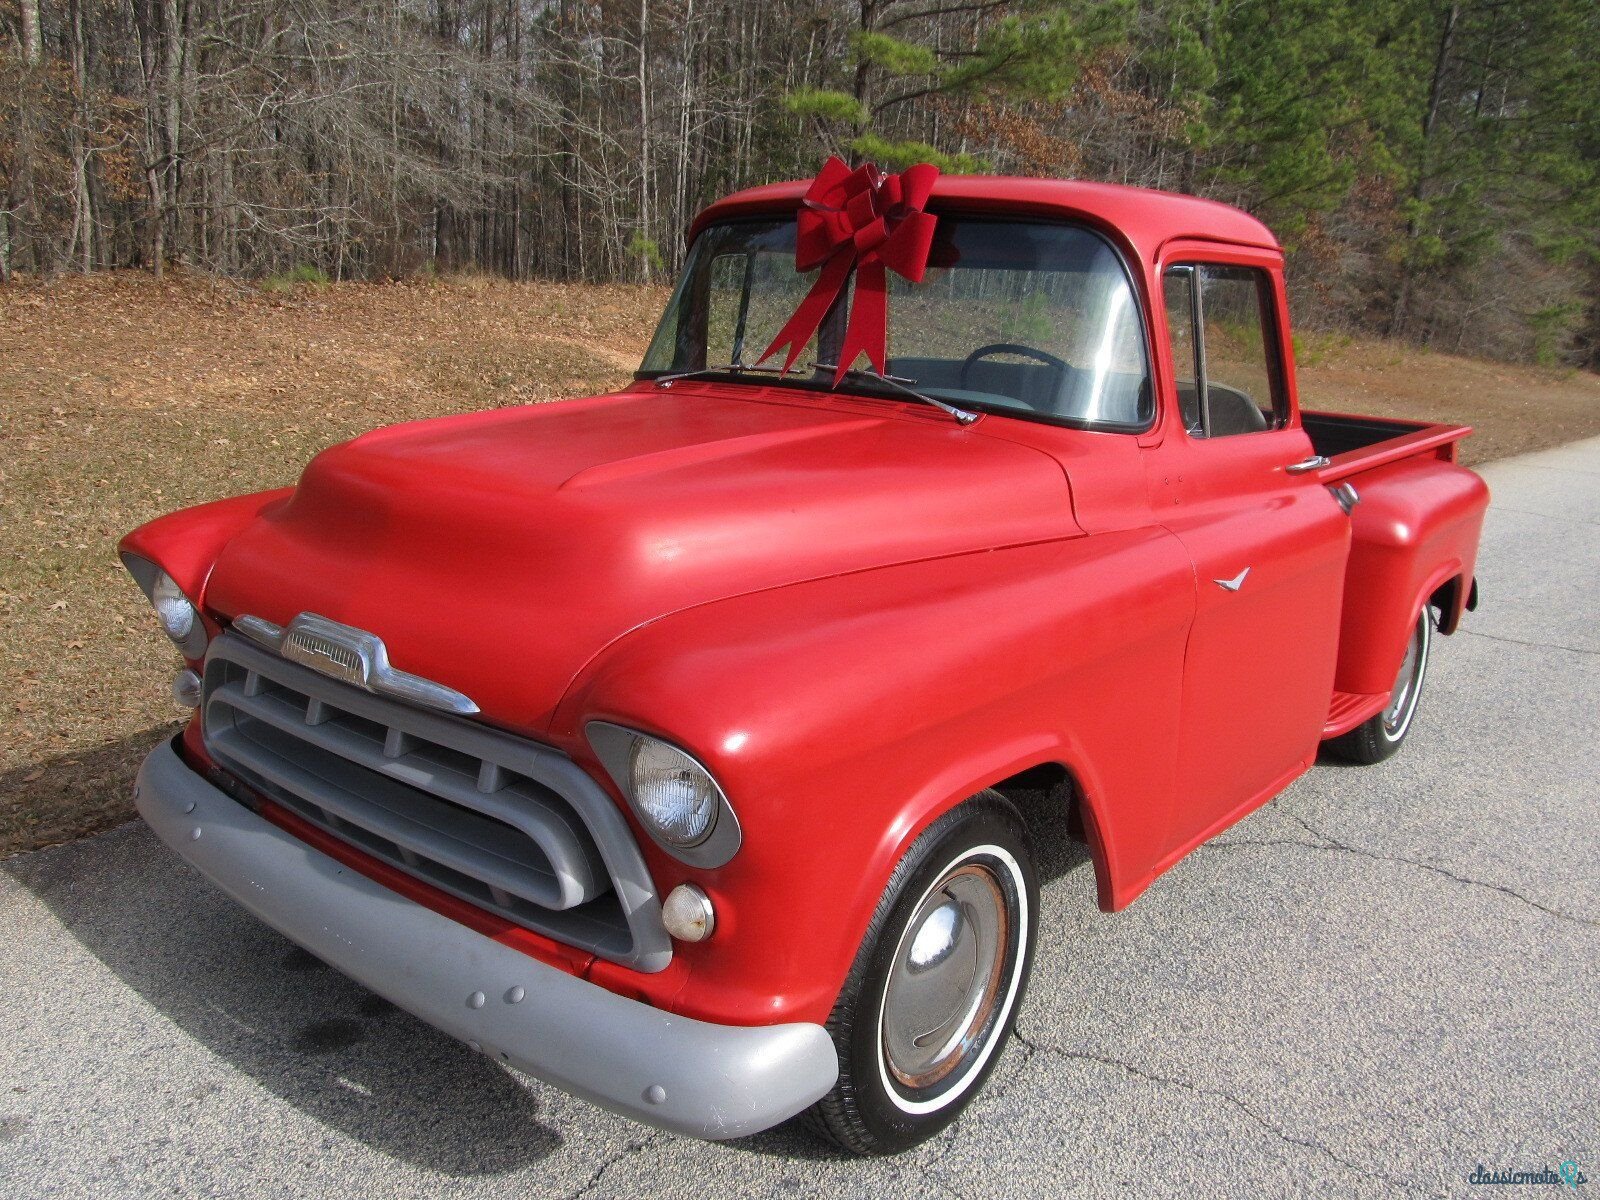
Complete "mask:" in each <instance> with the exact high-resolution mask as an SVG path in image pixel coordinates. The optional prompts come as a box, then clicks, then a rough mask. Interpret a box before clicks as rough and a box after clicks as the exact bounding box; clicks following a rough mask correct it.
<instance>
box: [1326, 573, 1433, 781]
mask: <svg viewBox="0 0 1600 1200" xmlns="http://www.w3.org/2000/svg"><path fill="white" fill-rule="evenodd" d="M1432 645H1433V614H1432V612H1431V611H1430V610H1429V608H1428V606H1427V605H1426V604H1424V605H1423V606H1422V611H1421V612H1420V613H1418V614H1417V623H1416V624H1415V625H1413V626H1412V628H1411V637H1410V639H1409V640H1408V641H1407V642H1406V653H1405V657H1404V658H1403V659H1402V660H1401V662H1400V673H1399V674H1398V675H1397V676H1395V681H1394V690H1393V691H1392V692H1390V693H1389V703H1388V704H1387V705H1385V706H1384V709H1383V711H1382V712H1380V713H1379V714H1378V715H1377V716H1375V717H1371V718H1369V719H1368V720H1366V721H1363V722H1362V723H1361V724H1360V725H1357V726H1356V727H1355V728H1354V729H1352V730H1351V731H1350V732H1349V733H1346V734H1343V735H1342V736H1340V737H1336V738H1334V739H1332V740H1331V741H1330V742H1329V743H1328V749H1329V750H1330V751H1332V752H1333V753H1334V754H1336V755H1338V756H1339V757H1340V758H1343V759H1347V760H1348V761H1350V762H1355V763H1376V762H1382V761H1383V760H1384V759H1386V758H1388V757H1389V756H1390V755H1391V754H1393V753H1394V752H1395V751H1396V750H1398V749H1400V743H1401V742H1403V741H1405V739H1406V733H1407V732H1408V731H1409V730H1410V729H1411V720H1412V718H1413V717H1415V716H1416V715H1417V701H1418V700H1420V699H1421V697H1422V682H1423V679H1424V678H1425V677H1426V676H1427V674H1428V653H1429V650H1430V649H1431V648H1432Z"/></svg>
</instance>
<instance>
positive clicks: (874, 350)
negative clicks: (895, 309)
mask: <svg viewBox="0 0 1600 1200" xmlns="http://www.w3.org/2000/svg"><path fill="white" fill-rule="evenodd" d="M888 340H889V280H888V277H887V275H885V273H884V269H883V263H882V262H881V261H879V260H878V258H877V257H876V256H874V257H873V258H870V259H867V260H865V261H863V262H862V263H861V264H860V265H859V266H858V267H856V294H855V299H854V300H853V301H852V302H851V305H850V324H849V326H848V327H847V328H846V330H845V334H844V346H843V348H841V349H840V351H839V367H838V370H837V371H835V372H834V376H833V382H834V384H835V386H837V385H838V383H839V381H840V380H841V379H843V378H844V373H845V372H846V371H848V370H849V369H850V368H851V367H853V366H855V362H856V359H857V358H858V357H859V356H860V355H862V354H865V355H866V356H867V361H868V362H870V363H871V364H872V365H873V368H874V369H875V370H876V371H877V372H878V374H880V375H887V374H888V373H889V368H888Z"/></svg>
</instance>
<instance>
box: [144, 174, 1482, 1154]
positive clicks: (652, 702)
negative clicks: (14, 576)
mask: <svg viewBox="0 0 1600 1200" xmlns="http://www.w3.org/2000/svg"><path fill="white" fill-rule="evenodd" d="M936 175H937V172H935V171H933V170H932V169H931V168H914V169H913V170H911V171H907V172H905V173H904V174H902V175H898V176H884V175H880V174H879V173H878V172H876V171H875V170H873V169H871V168H870V167H863V168H861V169H859V170H856V171H850V170H849V169H847V168H845V167H844V166H843V165H842V164H839V163H837V162H832V163H830V164H829V166H828V167H827V168H826V169H825V170H824V171H823V173H822V174H821V175H819V176H818V178H817V179H816V180H814V181H810V182H809V183H807V182H801V183H792V184H776V185H771V186H765V187H759V188H755V189H753V190H750V191H745V192H741V193H739V194H737V195H734V196H731V197H729V198H728V199H725V200H723V201H721V202H719V203H717V204H714V205H712V206H711V207H710V208H709V209H707V210H706V211H705V212H704V213H703V214H702V215H701V216H700V217H699V219H698V220H697V221H696V222H695V224H694V226H693V228H692V230H691V231H690V238H691V242H690V250H689V253H688V258H687V262H686V265H685V267H684V270H683V275H682V280H681V282H680V283H679V284H678V286H677V290H676V292H675V294H674V295H673V297H672V299H671V301H670V303H669V304H668V306H667V310H666V313H665V316H664V317H663V318H662V321H661V325H660V328H659V331H658V332H657V334H656V335H655V339H654V341H653V342H652V343H651V345H650V348H649V351H648V352H647V353H646V355H645V357H644V361H643V365H642V367H641V369H640V371H639V372H638V375H637V378H636V380H635V381H634V382H633V383H632V384H631V385H630V386H628V387H625V388H624V389H622V390H621V391H619V392H616V393H614V394H611V395H604V396H596V397H592V398H588V399H581V400H571V401H567V402H565V403H560V404H550V405H538V406H533V407H523V408H512V409H505V410H500V411H492V412H480V413H471V414H466V415H461V416H453V417H445V418H441V419H436V420H429V421H420V422H416V423H413V424H406V425H400V426H396V427H393V428H388V429H381V430H378V431H375V432H372V433H368V434H366V435H364V436H362V437H358V438H356V439H355V440H354V441H351V442H348V443H346V444H343V445H339V446H334V447H333V448H331V449H329V450H326V451H325V452H323V453H322V454H320V455H318V456H317V457H316V458H315V459H314V460H313V461H312V462H311V463H310V465H309V466H307V467H306V469H305V472H304V474H303V475H302V476H301V478H300V480H299V482H298V484H297V485H296V486H295V487H293V488H290V489H284V490H281V491H273V492H268V493H263V494H257V495H250V496H243V497H239V498H236V499H231V500H224V501H221V502H218V503H214V504H207V505H202V506H200V507H197V508H192V509H188V510H185V511H182V512H178V513H174V514H172V515H170V516H167V517H163V518H161V519H159V520H156V521H153V522H151V523H150V524H147V525H145V526H143V527H142V528H140V529H138V530H136V531H134V532H133V533H131V534H129V535H128V536H127V538H126V539H124V541H123V542H122V544H121V553H122V556H123V560H124V562H125V563H126V565H127V567H128V569H129V571H131V572H132V574H133V576H134V578H135V579H136V580H137V581H138V583H139V585H140V586H141V587H142V588H143V590H144V591H145V593H146V594H147V596H148V597H149V599H150V600H151V602H152V604H153V605H154V607H155V610H156V613H157V615H158V617H159V620H160V623H161V625H162V626H163V627H164V629H165V631H166V633H167V634H168V635H169V636H170V637H171V638H172V640H173V641H174V642H175V643H176V644H177V645H178V647H179V650H180V652H181V654H182V656H183V658H184V659H185V660H186V661H187V666H186V668H185V669H184V671H183V672H182V673H181V674H180V675H179V677H178V680H177V682H176V684H175V688H174V690H175V693H176V694H177V695H178V696H179V698H180V700H181V701H182V702H184V703H185V704H189V705H192V706H194V707H195V709H196V712H195V714H194V718H193V720H191V721H190V722H189V724H188V726H187V728H186V729H185V731H184V732H183V733H182V735H181V736H179V737H178V738H176V739H175V740H174V741H173V742H171V743H170V744H164V745H161V746H159V747H158V748H157V749H156V750H155V751H154V752H153V753H152V754H151V755H150V756H149V758H148V759H147V761H146V762H145V763H144V766H143V768H142V770H141V772H140V774H139V778H138V783H137V791H136V796H137V804H138V807H139V809H140V811H141V813H142V814H143V816H144V817H145V819H146V820H147V821H148V822H149V824H150V825H151V826H153V827H154V829H155V830H156V832H157V833H158V834H159V835H160V836H161V838H162V839H163V840H164V841H166V842H167V843H168V844H169V845H170V846H171V847H172V849H174V850H175V851H176V852H177V853H179V854H180V855H182V856H183V857H184V858H185V859H187V860H188V861H189V862H190V863H192V864H193V865H194V866H195V867H197V868H198V869H199V870H200V871H201V872H203V873H204V874H205V875H206V876H208V877H209V878H210V879H211V880H213V881H214V882H215V884H216V885H217V886H218V887H220V888H221V889H222V890H223V891H225V892H227V893H228V894H229V895H231V896H232V897H233V898H234V899H235V900H237V901H238V902H239V903H240V904H242V905H243V906H245V907H246V908H247V909H249V910H250V911H252V912H253V913H255V914H257V915H258V916H259V917H260V918H261V919H262V920H264V921H266V922H267V923H269V924H271V925H273V926H275V927H276V928H277V929H279V930H281V931H282V932H283V933H284V934H285V935H287V936H288V937H289V938H291V939H293V940H294V941H296V942H298V943H300V944H301V945H302V946H304V947H305V948H307V949H308V950H310V951H311V952H312V953H313V954H315V955H317V956H318V957H320V958H322V959H324V960H326V961H327V962H328V963H330V964H332V965H334V966H336V967H338V968H339V969H341V970H342V971H344V972H346V973H347V974H349V975H350V976H352V977H353V978H355V979H356V980H358V981H360V982H361V983H362V984H364V985H366V986H367V987H369V988H371V989H373V990H374V991H376V992H378V993H380V994H381V995H383V996H385V997H387V998H388V999H390V1000H392V1001H393V1002H394V1003H396V1004H397V1005H400V1006H401V1007H403V1008H405V1009H408V1010H410V1011H411V1012H412V1013H414V1014H416V1015H418V1016H419V1017H421V1018H422V1019H423V1020H425V1021H428V1022H430V1023H432V1024H433V1025H435V1026H437V1027H438V1028H440V1029H442V1030H445V1031H446V1032H448V1033H450V1034H452V1035H454V1036H455V1037H457V1038H460V1039H462V1040H463V1041H466V1042H468V1043H469V1044H470V1045H471V1046H472V1047H473V1048H474V1049H475V1050H481V1051H482V1052H483V1053H484V1054H487V1055H491V1056H493V1057H495V1058H496V1059H499V1060H503V1061H505V1062H507V1063H510V1064H513V1065H515V1066H517V1067H519V1068H522V1069H525V1070H526V1071H528V1072H530V1073H532V1074H533V1075H535V1076H538V1077H539V1078H542V1079H544V1080H547V1081H549V1082H551V1083H553V1084H554V1085H556V1086H558V1087H561V1088H564V1089H567V1090H569V1091H571V1092H573V1093H576V1094H577V1095H580V1096H583V1097H586V1098H588V1099H590V1100H592V1101H593V1102H594V1103H596V1104H599V1105H602V1106H604V1107H606V1108H608V1109H611V1110H614V1111H616V1112H619V1113H624V1114H626V1115H628V1116H630V1117H633V1118H636V1119H638V1120H641V1121H645V1122H649V1123H651V1124H653V1125H657V1126H660V1127H663V1128H666V1129H670V1130H676V1131H683V1132H688V1133H692V1134H695V1135H698V1136H702V1137H709V1138H725V1137H735V1136H739V1135H743V1134H747V1133H750V1132H752V1131H755V1130H760V1129H763V1128H765V1127H768V1126H771V1125H774V1124H776V1123H778V1122H780V1121H783V1120H785V1119H787V1118H790V1117H793V1116H796V1115H797V1114H805V1119H806V1120H807V1122H808V1123H809V1124H810V1125H811V1126H812V1127H813V1128H814V1129H815V1130H816V1131H817V1132H819V1133H821V1134H824V1135H826V1136H829V1137H831V1138H833V1139H834V1140H836V1141H837V1142H839V1143H840V1144H842V1145H843V1146H845V1147H847V1148H849V1149H851V1150H854V1151H857V1152H861V1153H882V1152H889V1151H894V1150H898V1149H901V1148H904V1147H906V1146H910V1145H913V1144H915V1143H917V1142H918V1141H920V1140H922V1139H924V1138H927V1137H928V1136H930V1135H931V1134H933V1133H934V1132H936V1131H937V1130H939V1129H940V1128H942V1127H943V1126H945V1125H947V1124H948V1123H949V1122H950V1121H951V1120H952V1119H954V1117H955V1116H956V1114H957V1113H958V1112H959V1111H960V1110H961V1109H962V1108H963V1107H964V1106H965V1105H966V1104H967V1103H968V1102H970V1101H971V1100H972V1098H973V1096H974V1095H975V1094H976V1093H977V1092H978V1090H979V1089H980V1087H981V1085H982V1083H983V1080H984V1078H985V1077H986V1075H987V1074H988V1072H989V1071H990V1069H991V1068H992V1067H993V1066H994V1063H995V1061H996V1058H997V1056H998V1054H999V1051H1000V1049H1001V1047H1002V1045H1003V1044H1004V1043H1005V1041H1006V1039H1007V1037H1008V1036H1009V1033H1010V1030H1011V1027H1012V1024H1013V1022H1014V1020H1015V1017H1016V1013H1017V1007H1018V1005H1019V1003H1020V1002H1021V999H1022V995H1023V990H1024V987H1025V985H1026V982H1027V979H1028V973H1029V967H1030V962H1031V956H1032V953H1033V947H1034V944H1035V937H1036V933H1037V929H1038V923H1039V907H1038V885H1037V881H1036V877H1035V871H1034V867H1033V851H1032V850H1031V848H1030V840H1029V838H1030V835H1029V831H1028V829H1027V828H1026V827H1025V825H1024V823H1023V820H1022V819H1021V818H1020V817H1019V813H1018V809H1017V807H1015V806H1014V804H1013V802H1012V801H1011V800H1010V799H1008V795H1015V794H1016V793H1017V792H1018V791H1019V790H1022V789H1026V790H1028V791H1030V792H1035V793H1036V792H1038V791H1040V790H1041V789H1050V790H1051V794H1052V796H1053V797H1054V799H1055V801H1056V802H1058V803H1059V804H1061V805H1065V806H1070V810H1071V811H1070V815H1069V816H1068V817H1067V818H1066V819H1064V820H1063V821H1062V822H1061V825H1062V827H1064V828H1067V829H1069V830H1071V831H1072V834H1073V836H1081V839H1082V840H1083V842H1085V843H1086V844H1087V847H1088V854H1089V856H1090V857H1091V858H1092V861H1093V878H1094V886H1095V889H1096V893H1097V898H1098V902H1099V906H1100V908H1101V909H1103V910H1105V911H1107V912H1114V911H1116V910H1118V909H1121V908H1123V907H1124V906H1126V905H1128V904H1130V903H1131V902H1132V901H1133V900H1134V899H1135V898H1136V897H1137V896H1139V894H1140V893H1141V892H1143V891H1144V890H1145V889H1146V888H1147V887H1149V886H1150V884H1151V882H1152V881H1153V880H1154V879H1155V878H1156V877H1157V876H1159V875H1160V874H1161V873H1162V872H1163V871H1164V870H1166V868H1168V867H1170V866H1171V865H1172V864H1173V863H1175V862H1177V861H1178V860H1179V859H1180V858H1181V857H1183V855H1184V854H1185V853H1186V852H1188V851H1189V850H1191V849H1192V848H1194V847H1195V846H1197V845H1199V844H1200V843H1201V842H1204V841H1205V840H1206V839H1207V838H1210V837H1212V836H1213V835H1215V834H1216V833H1218V832H1219V831H1220V830H1222V829H1224V828H1225V827H1227V826H1228V825H1229V824H1230V823H1232V822H1235V821H1237V820H1239V819H1240V818H1241V817H1242V816H1244V815H1245V814H1246V813H1249V812H1250V811H1251V810H1253V809H1254V808H1256V807H1257V806H1259V805H1261V804H1263V803H1264V802H1266V801H1267V800H1268V799H1270V798H1271V797H1272V796H1274V795H1276V794H1277V793H1278V792H1280V791H1281V790H1282V789H1283V788H1284V787H1285V786H1286V785H1287V784H1288V783H1289V782H1290V781H1291V780H1293V779H1294V778H1295V777H1296V776H1298V775H1300V774H1301V773H1302V772H1304V771H1306V770H1307V769H1308V768H1309V767H1310V766H1311V765H1312V763H1313V762H1314V760H1315V759H1316V758H1317V755H1318V752H1319V748H1320V747H1326V748H1327V750H1328V751H1330V752H1333V753H1336V754H1338V755H1340V756H1342V757H1344V758H1347V759H1354V760H1356V761H1358V762H1363V763H1372V762H1377V761H1378V760H1380V759H1383V758H1385V757H1386V756H1388V755H1389V754H1391V753H1393V752H1394V751H1395V750H1396V749H1397V748H1398V747H1399V746H1400V745H1401V743H1402V742H1403V740H1404V739H1405V737H1406V735H1407V732H1408V730H1409V729H1410V727H1411V724H1412V719H1413V717H1414V715H1415V713H1416V711H1417V702H1418V696H1419V693H1420V691H1421V689H1422V686H1423V680H1424V676H1425V673H1426V669H1427V665H1428V657H1429V653H1430V650H1431V642H1432V639H1433V637H1434V635H1435V633H1446V634H1447V633H1450V632H1452V631H1453V630H1455V628H1456V626H1457V623H1458V622H1459V621H1460V620H1461V617H1462V612H1463V610H1464V609H1469V608H1471V607H1473V605H1474V603H1475V600H1476V588H1475V581H1474V575H1473V565H1474V559H1475V556H1476V552H1477V542H1478V534H1479V528H1480V525H1481V522H1482V518H1483V513H1484V509H1485V506H1486V503H1487V491H1486V489H1485V487H1484V484H1483V483H1482V481H1481V480H1480V479H1479V478H1478V477H1477V476H1476V475H1474V474H1473V473H1472V472H1470V471H1467V470H1465V469H1464V468H1462V467H1460V466H1458V465H1456V461H1455V459H1456V444H1457V442H1458V441H1459V440H1460V439H1461V438H1462V437H1464V436H1465V435H1466V434H1467V433H1468V430H1467V429H1465V428H1460V427H1446V426H1439V425H1424V424H1418V423H1411V422H1405V421H1396V420H1379V419H1374V418H1367V417H1355V416H1341V415H1334V414H1331V413H1321V412H1306V411H1302V410H1301V408H1300V407H1299V403H1298V398H1297V393H1296V385H1295V371H1294V360H1293V354H1292V344H1291V340H1290V335H1289V315H1288V309H1287V306H1286V302H1285V295H1284V278H1283V256H1282V253H1281V251H1280V249H1279V247H1278V245H1277V243H1276V242H1275V240H1274V239H1273V236H1272V234H1271V233H1270V232H1268V230H1267V229H1266V228H1265V227H1264V226H1263V225H1261V224H1260V223H1259V222H1258V221H1256V220H1255V219H1253V218H1252V217H1250V216H1248V215H1246V214H1245V213H1243V212H1240V211H1238V210H1236V209H1232V208H1229V207H1226V206H1223V205H1220V204H1215V203H1211V202H1207V201H1202V200H1198V199H1194V198H1190V197H1183V196H1175V195H1167V194H1162V193H1157V192H1149V191H1141V190H1135V189H1129V188H1120V187H1112V186H1099V185H1093V184H1087V183H1074V182H1058V181H1047V180H1024V179H1001V178H969V177H961V178H956V177H948V178H935V176H936ZM785 347H787V353H786V354H784V355H782V360H783V361H781V362H780V361H778V352H779V351H780V350H782V349H784V348H785ZM763 350H764V351H765V354H762V352H763ZM757 355H762V357H757ZM785 367H787V368H788V369H786V370H785V369H783V368H785ZM1081 878H1084V879H1085V880H1086V879H1087V872H1086V873H1085V874H1084V875H1083V876H1081ZM1151 1018H1152V1019H1153V1020H1154V1019H1156V1015H1155V1014H1151Z"/></svg>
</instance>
